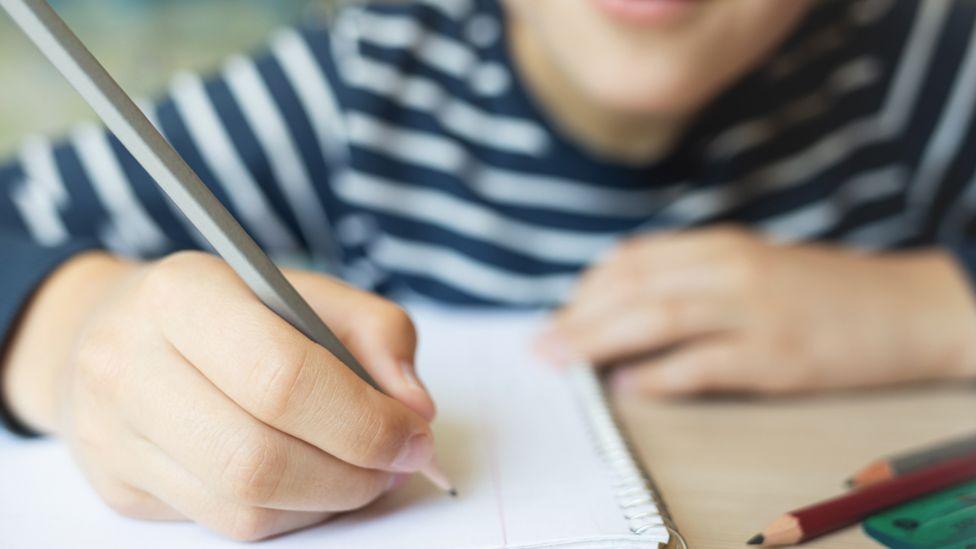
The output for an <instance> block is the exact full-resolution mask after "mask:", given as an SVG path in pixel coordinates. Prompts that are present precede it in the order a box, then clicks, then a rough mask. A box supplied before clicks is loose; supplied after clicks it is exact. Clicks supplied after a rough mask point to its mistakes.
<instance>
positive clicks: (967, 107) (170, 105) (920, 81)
mask: <svg viewBox="0 0 976 549" xmlns="http://www.w3.org/2000/svg"><path fill="white" fill-rule="evenodd" d="M973 10H974V7H973V6H972V5H971V4H970V3H967V2H961V1H960V2H950V1H943V0H932V1H913V0H857V1H843V2H841V1H830V2H821V3H817V4H814V3H813V2H811V1H810V0H792V1H790V2H782V1H780V0H734V1H733V0H728V1H716V0H711V1H710V0H576V1H574V2H566V1H565V0H531V1H530V0H508V1H506V2H502V3H496V2H494V1H491V0H422V1H418V2H416V3H413V4H409V5H403V4H390V5H375V6H367V7H356V8H352V7H350V8H346V9H344V10H343V12H342V13H341V15H340V16H339V17H338V19H337V21H336V24H335V26H334V28H333V29H331V30H330V31H329V32H325V31H322V30H310V31H307V32H304V33H297V32H285V33H283V34H281V35H279V36H278V37H277V38H276V39H275V40H274V41H273V42H272V46H271V48H270V52H269V53H267V54H265V55H261V56H258V57H256V58H253V59H247V58H243V57H240V58H235V59H232V60H231V61H230V62H229V63H228V64H227V65H226V66H225V67H224V68H223V70H222V71H221V72H220V73H219V74H217V75H216V76H215V77H214V78H212V79H209V80H207V81H203V80H201V79H200V78H198V77H196V76H193V75H184V76H180V77H178V78H177V79H176V81H175V83H174V85H173V87H172V89H171V93H170V95H169V97H167V98H165V99H164V100H162V101H161V102H159V103H157V104H155V105H153V106H151V107H150V108H148V109H147V111H148V114H149V115H150V118H152V119H153V121H154V123H155V124H156V125H157V126H158V127H159V128H160V130H161V131H162V132H163V133H164V134H165V135H166V137H167V138H168V139H169V140H170V141H171V142H172V143H173V144H174V145H175V146H176V148H177V149H178V150H179V151H180V152H181V154H182V155H183V156H184V158H185V159H186V160H187V161H188V162H189V163H190V164H191V166H192V167H193V168H194V169H195V170H196V171H197V173H198V174H199V175H200V177H201V178H202V179H203V180H204V181H205V182H207V183H208V185H210V186H211V187H212V188H213V190H214V192H215V193H216V194H217V195H218V197H219V198H221V199H222V200H223V201H224V202H225V203H226V204H227V205H228V206H229V207H230V209H231V210H232V211H233V212H234V214H235V215H236V216H237V217H238V218H239V219H240V220H241V221H242V223H243V224H244V226H245V227H246V228H247V229H248V230H249V231H250V232H251V234H252V235H253V236H254V237H255V238H256V240H257V241H258V242H259V243H260V244H261V245H263V246H264V247H265V248H266V249H268V250H269V251H271V252H273V253H274V254H277V256H278V257H284V256H287V255H289V254H292V253H294V252H308V253H309V254H311V255H312V256H314V257H315V258H317V259H318V260H321V261H323V262H324V263H325V264H326V265H328V266H329V267H330V268H331V269H333V271H334V273H335V274H336V275H338V276H341V277H342V278H345V279H347V280H349V281H350V282H352V283H354V284H356V285H358V286H360V287H363V288H365V289H366V290H369V291H373V292H376V293H379V294H382V295H385V296H388V297H393V298H398V299H400V298H410V297H423V298H427V299H433V300H436V301H440V302H443V303H451V304H473V305H497V306H506V307H537V306H551V305H562V308H561V309H560V310H559V311H558V312H557V314H556V315H555V317H554V319H553V323H552V326H551V328H550V329H549V330H548V331H547V332H546V334H545V335H544V336H543V337H542V338H541V339H540V341H539V350H540V352H542V353H544V354H545V355H546V356H547V357H549V358H550V359H551V360H553V361H555V362H561V361H565V360H568V359H570V358H572V357H574V356H580V355H582V356H585V357H587V358H589V359H591V360H593V361H594V362H596V363H599V364H615V365H617V366H619V367H618V368H617V369H616V374H615V377H614V384H615V386H616V387H617V388H619V389H621V390H625V391H637V392H644V393H653V394H663V395H682V394H692V393H700V392H707V391H760V392H787V391H800V390H810V389H820V388H827V387H851V386H863V385H871V384H881V383H891V382H896V381H907V380H921V379H940V378H941V379H948V378H967V377H972V376H973V375H974V373H976V338H974V337H973V335H974V333H976V309H974V305H973V300H972V296H971V293H970V288H969V277H970V276H971V275H972V273H973V269H974V268H976V247H974V243H973V242H971V237H972V234H973V216H972V214H973V207H974V201H976V188H974V187H973V186H972V185H970V184H969V183H970V181H972V180H973V170H974V157H973V155H972V154H971V153H969V152H968V151H971V148H972V147H973V145H976V137H974V136H976V133H974V131H976V130H974V126H973V124H972V122H973V120H972V115H973V105H974V104H976V101H974V95H973V94H974V90H976V77H974V75H976V70H974V67H976V50H974V49H973V48H972V47H971V46H970V44H971V43H972V41H973V40H974V38H973V37H974V35H973V32H972V27H973V23H974V17H973V15H974V14H973ZM27 107H28V106H26V105H24V106H23V108H27ZM0 190H2V192H0V223H2V229H0V230H2V232H0V249H2V253H3V259H4V261H3V265H4V268H3V270H2V273H0V292H2V294H0V330H2V331H0V333H2V334H4V338H3V341H4V342H5V346H4V354H3V357H4V358H3V368H4V370H3V396H4V403H5V408H6V412H5V414H6V417H7V421H8V423H9V424H10V426H11V427H12V428H13V429H15V430H17V431H19V432H21V433H24V434H31V433H52V434H56V435H58V436H61V437H64V438H65V440H66V441H67V442H68V443H69V444H70V445H71V447H72V450H73V451H74V454H75V456H76V458H77V460H78V462H79V464H80V465H81V467H82V468H83V469H84V470H85V472H86V474H87V475H88V477H89V479H90V480H91V482H92V484H93V485H94V486H95V487H96V489H97V490H98V491H99V493H100V494H101V495H102V496H103V498H104V499H105V500H106V501H107V502H108V503H109V504H110V505H111V506H113V507H114V508H116V509H118V510H119V511H121V512H122V513H124V514H127V515H130V516H134V517H140V518H145V519H185V518H189V519H192V520H195V521H198V522H200V523H203V524H205V525H207V526H209V527H211V528H213V529H215V530H217V531H219V532H222V533H224V534H226V535H229V536H232V537H234V538H239V539H258V538H263V537H267V536H271V535H275V534H278V533H281V532H286V531H290V530H294V529H297V528H301V527H303V526H306V525H309V524H314V523H317V522H320V521H322V520H324V519H325V518H327V517H328V516H329V515H330V514H331V513H335V512H339V511H343V510H348V509H352V508H355V507H358V506H361V505H364V504H365V503H367V502H369V501H371V500H373V499H374V498H376V497H378V496H379V495H380V494H381V493H383V492H384V491H385V490H388V489H390V488H391V487H393V486H396V485H397V484H398V483H399V482H401V481H402V479H403V475H404V474H408V473H411V472H414V471H417V470H418V469H420V468H422V467H424V466H426V465H427V464H429V462H430V461H431V460H432V455H433V453H432V452H433V450H432V440H431V434H430V431H429V427H428V422H429V421H430V419H431V418H432V417H433V415H434V404H433V402H432V401H431V399H430V397H429V396H428V395H427V393H426V391H425V390H424V388H423V386H422V384H421V383H420V382H419V381H418V380H417V378H416V376H415V373H414V369H413V365H412V362H411V360H412V357H413V351H414V345H415V336H414V333H413V329H412V327H411V324H410V321H409V319H408V318H407V317H406V316H405V314H404V313H403V312H402V311H401V310H400V309H398V308H397V307H395V306H394V305H391V304H390V303H389V302H387V301H384V300H383V299H381V298H379V297H374V296H373V295H372V294H369V293H366V291H364V290H358V289H353V288H352V287H351V286H346V285H345V284H343V283H341V282H338V281H336V280H335V279H333V278H329V277H327V276H325V275H322V274H316V273H313V272H307V271H294V270H293V271H289V273H288V274H289V276H290V278H291V279H292V281H293V282H294V283H295V284H296V286H297V287H298V289H299V290H300V291H301V292H302V293H303V294H304V295H305V296H306V297H307V298H308V300H309V301H310V303H311V304H312V306H313V307H314V308H315V309H316V310H317V312H318V313H319V314H321V315H322V316H323V317H324V318H325V319H326V321H327V322H328V323H329V324H330V325H332V326H334V327H336V328H337V329H338V330H339V332H340V333H339V335H340V337H342V338H343V339H344V340H345V341H346V342H347V343H348V344H349V346H350V347H351V349H352V351H353V352H354V353H356V354H357V355H358V356H359V357H360V358H361V360H362V361H363V362H364V363H365V364H366V366H367V367H368V368H369V369H370V370H371V372H372V373H373V374H374V376H375V377H376V378H377V379H378V381H379V382H380V383H381V384H382V385H383V387H384V389H385V390H386V391H387V393H388V394H389V395H390V397H387V396H384V395H382V394H380V393H379V392H376V391H373V390H371V389H370V388H368V387H367V386H366V385H364V384H363V383H362V382H361V381H359V380H358V379H357V378H355V376H353V375H352V374H351V373H349V372H348V371H347V370H346V369H344V368H343V367H341V366H340V365H339V364H338V363H337V361H336V360H335V359H334V358H333V357H332V356H330V355H328V353H326V352H325V351H324V350H323V349H321V348H318V347H316V346H314V345H312V344H310V342H309V341H308V340H306V339H305V338H304V337H303V336H301V335H300V334H299V333H298V332H296V331H295V330H293V329H292V328H291V327H290V326H288V325H287V324H286V323H284V321H282V320H280V319H278V318H277V317H275V316H274V315H273V314H271V313H270V312H269V311H268V310H266V309H265V308H264V307H262V306H261V304H260V303H259V302H257V301H256V299H255V298H254V297H253V296H252V295H251V294H250V293H249V292H248V291H247V290H246V288H244V287H243V286H242V284H241V283H240V282H239V281H238V280H237V279H236V277H235V276H234V275H233V274H232V273H231V272H230V271H229V270H228V268H227V267H226V266H225V265H224V264H223V263H222V262H221V261H219V260H217V259H215V258H213V257H212V256H209V255H206V254H203V253H199V252H177V250H188V249H193V248H204V249H205V244H203V243H201V242H200V241H199V240H198V237H197V236H196V235H195V233H194V232H193V231H192V230H190V229H189V228H188V227H187V226H186V225H185V224H184V223H183V222H182V221H181V219H180V217H179V215H178V214H176V213H175V212H174V210H173V209H172V208H171V207H170V205H169V204H168V203H167V202H166V200H165V199H164V198H163V197H162V195H161V194H160V193H159V191H158V190H157V189H156V188H155V187H154V185H153V183H152V182H151V181H150V180H149V179H148V178H147V176H146V174H145V173H144V172H143V171H142V170H141V169H140V168H139V167H138V166H137V165H136V164H135V163H134V162H133V160H132V159H131V158H130V157H129V156H128V155H127V154H126V153H125V152H124V151H123V150H122V148H121V147H120V145H119V143H118V142H117V141H116V140H115V139H114V138H112V137H111V136H108V135H106V134H105V133H104V132H102V131H101V130H99V129H97V128H93V127H82V128H80V129H78V130H76V131H75V132H73V133H72V134H71V137H70V139H68V140H66V141H64V142H60V143H57V144H54V145H51V144H49V143H48V142H47V141H44V140H33V141H28V142H27V143H25V145H24V147H23V151H22V154H21V155H20V158H19V160H17V161H15V162H13V163H11V164H8V165H6V166H4V167H3V168H2V169H0ZM814 242H816V243H814ZM865 249H867V250H877V251H878V253H870V254H869V253H862V252H860V251H859V250H865ZM880 250H889V251H886V252H881V251H880ZM581 271H584V272H583V274H582V277H581V278H579V279H578V275H579V273H580V272H581ZM15 319H16V322H15ZM214 319H219V322H214Z"/></svg>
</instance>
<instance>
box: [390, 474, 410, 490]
mask: <svg viewBox="0 0 976 549" xmlns="http://www.w3.org/2000/svg"><path fill="white" fill-rule="evenodd" d="M408 480H410V475H408V474H406V473H397V474H395V475H391V476H390V484H388V485H387V487H386V491H387V492H392V491H393V490H396V489H397V488H399V487H401V486H403V485H404V484H406V483H407V481H408Z"/></svg>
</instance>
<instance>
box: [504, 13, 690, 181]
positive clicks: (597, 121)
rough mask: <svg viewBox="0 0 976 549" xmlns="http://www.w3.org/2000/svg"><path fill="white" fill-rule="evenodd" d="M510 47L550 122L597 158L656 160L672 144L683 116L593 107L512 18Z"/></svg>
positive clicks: (636, 161)
mask: <svg viewBox="0 0 976 549" xmlns="http://www.w3.org/2000/svg"><path fill="white" fill-rule="evenodd" d="M512 23H513V25H512V27H511V31H510V34H509V36H510V40H511V44H510V49H511V51H512V54H513V56H514V58H515V61H516V65H517V68H518V70H519V71H520V73H521V76H522V78H523V80H524V81H525V82H526V84H527V86H528V87H529V89H530V91H531V92H532V94H533V95H534V96H535V98H536V100H537V102H538V104H539V105H540V106H541V108H542V109H543V111H545V113H546V115H547V116H548V117H549V119H550V120H551V121H552V122H553V123H554V124H555V126H556V127H557V128H558V129H559V130H560V131H561V132H562V133H563V134H565V135H567V136H568V137H569V138H570V139H571V140H573V141H575V142H577V143H579V144H580V145H582V146H583V147H584V148H585V149H587V150H589V151H590V152H592V153H594V154H595V155H597V156H600V157H603V158H606V159H608V160H611V161H615V162H622V163H625V164H644V163H648V162H652V161H654V160H657V159H659V158H661V157H663V156H664V155H666V154H667V153H668V152H670V150H671V148H672V147H673V146H674V145H675V142H676V141H677V140H678V138H679V137H680V136H681V133H682V131H683V130H684V128H685V126H686V122H687V121H686V120H685V119H667V118H664V117H655V116H651V115H643V114H638V115H635V114H634V113H633V112H625V111H615V110H613V109H609V108H604V107H602V106H601V105H598V104H597V103H596V102H595V101H593V100H592V98H590V97H587V96H586V94H585V93H584V91H583V90H581V89H580V88H579V86H576V85H574V83H573V82H572V81H571V79H570V78H569V77H568V76H567V75H566V73H565V72H564V71H563V70H561V68H560V67H558V66H557V65H556V63H555V62H554V60H553V59H552V56H551V55H549V53H548V52H547V51H546V49H545V45H544V44H542V43H540V42H539V40H538V39H537V38H536V37H535V36H533V35H532V33H530V32H527V31H526V29H525V28H524V26H523V25H522V24H520V23H518V21H517V18H513V20H512Z"/></svg>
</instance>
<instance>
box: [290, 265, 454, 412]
mask: <svg viewBox="0 0 976 549" xmlns="http://www.w3.org/2000/svg"><path fill="white" fill-rule="evenodd" d="M286 276H287V277H288V279H289V280H290V281H291V282H292V284H294V285H295V288H296V289H297V290H298V292H299V293H300V294H302V296H303V297H304V298H305V299H306V300H307V301H308V304H309V305H310V306H311V307H312V309H313V310H314V311H315V313H316V314H318V315H319V317H321V318H322V320H324V321H325V323H326V324H328V326H329V327H330V328H331V329H332V330H333V331H334V332H335V334H336V336H337V337H338V338H339V339H340V340H342V342H343V344H345V345H346V346H347V347H348V348H349V350H350V351H351V352H352V354H354V355H355V356H356V358H358V359H359V361H360V362H361V363H362V365H363V367H364V368H366V370H367V371H368V372H369V374H370V375H371V376H373V379H375V380H376V382H377V383H378V384H379V385H380V387H382V388H383V391H384V392H385V393H386V394H388V395H389V396H391V397H393V398H395V399H396V400H398V401H400V402H402V403H403V404H404V405H406V406H407V407H408V408H410V409H411V410H413V411H414V412H416V413H418V414H420V415H421V416H422V417H423V418H424V419H426V420H427V421H430V420H432V419H433V418H434V415H435V414H436V408H435V406H434V401H433V399H431V397H430V395H429V394H428V392H427V389H426V387H424V385H423V383H422V382H421V381H420V379H419V378H418V377H417V373H416V368H415V365H414V353H415V352H416V348H417V331H416V329H415V328H414V325H413V322H412V321H411V320H410V317H409V316H408V315H407V313H406V312H405V311H404V310H403V309H402V308H400V307H399V306H397V305H396V304H394V303H392V302H390V301H387V300H385V299H383V298H381V297H379V296H376V295H374V294H371V293H368V292H364V291H362V290H359V289H357V288H353V287H352V286H349V285H347V284H345V283H343V282H340V281H337V280H334V279H331V278H329V277H326V276H323V275H319V274H316V273H309V272H299V271H286Z"/></svg>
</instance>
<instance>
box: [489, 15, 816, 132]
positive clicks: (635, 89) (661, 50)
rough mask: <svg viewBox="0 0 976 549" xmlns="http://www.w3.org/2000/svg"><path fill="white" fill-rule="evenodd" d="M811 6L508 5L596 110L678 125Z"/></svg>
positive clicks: (773, 43) (753, 61)
mask: <svg viewBox="0 0 976 549" xmlns="http://www.w3.org/2000/svg"><path fill="white" fill-rule="evenodd" d="M809 6H810V0H569V1H567V0H506V8H507V9H508V11H509V13H510V14H511V15H512V20H513V22H514V23H515V24H516V25H519V26H520V29H519V30H520V31H522V32H525V33H527V34H529V35H531V37H532V38H531V39H533V40H535V41H537V42H538V43H539V44H540V45H541V50H542V51H543V52H545V55H548V57H549V58H550V62H551V63H552V64H553V65H554V66H555V67H556V68H557V70H559V71H560V72H562V73H563V74H564V75H565V76H566V78H567V80H568V82H569V83H570V84H571V85H573V86H574V87H576V88H578V90H577V91H579V92H581V93H582V94H583V95H584V96H585V97H586V98H587V100H589V101H593V102H595V103H596V106H599V107H602V108H608V109H613V110H615V111H624V112H632V113H635V114H636V113H640V114H643V115H654V116H665V117H673V116H674V117H678V116H687V115H690V114H692V113H694V112H695V111H696V110H698V109H700V108H701V107H702V106H704V104H705V103H706V102H707V101H708V100H710V99H711V98H712V97H714V96H715V95H717V94H718V93H720V92H721V91H722V90H723V89H724V88H725V87H726V86H728V85H729V84H730V83H731V82H732V81H734V80H735V78H736V77H738V76H739V75H741V74H743V73H744V72H745V71H747V70H749V69H750V68H752V67H753V66H754V65H755V64H756V63H757V62H759V61H760V60H761V58H762V56H763V55H764V54H766V53H768V52H769V51H770V50H771V49H772V48H773V47H775V46H776V44H777V43H778V42H779V41H780V40H781V39H782V38H783V37H784V36H785V35H786V34H787V33H788V32H789V31H790V30H791V29H792V28H793V27H794V25H795V24H796V23H797V22H798V21H799V20H800V19H801V17H802V16H803V15H804V13H805V12H806V10H807V9H808V8H809Z"/></svg>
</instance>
